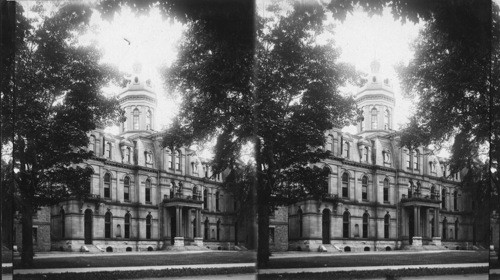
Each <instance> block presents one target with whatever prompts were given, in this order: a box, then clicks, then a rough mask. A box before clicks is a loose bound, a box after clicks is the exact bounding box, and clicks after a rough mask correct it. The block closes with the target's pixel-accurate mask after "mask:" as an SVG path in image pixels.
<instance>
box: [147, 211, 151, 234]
mask: <svg viewBox="0 0 500 280" xmlns="http://www.w3.org/2000/svg"><path fill="white" fill-rule="evenodd" d="M146 239H151V214H149V215H147V216H146Z"/></svg>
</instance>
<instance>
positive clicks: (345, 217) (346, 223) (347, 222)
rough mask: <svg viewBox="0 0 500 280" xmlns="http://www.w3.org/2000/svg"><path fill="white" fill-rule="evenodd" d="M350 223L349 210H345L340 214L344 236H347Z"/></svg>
mask: <svg viewBox="0 0 500 280" xmlns="http://www.w3.org/2000/svg"><path fill="white" fill-rule="evenodd" d="M350 225H351V214H350V213H349V211H347V210H346V211H345V212H344V215H343V216H342V236H343V237H344V238H349V227H350Z"/></svg>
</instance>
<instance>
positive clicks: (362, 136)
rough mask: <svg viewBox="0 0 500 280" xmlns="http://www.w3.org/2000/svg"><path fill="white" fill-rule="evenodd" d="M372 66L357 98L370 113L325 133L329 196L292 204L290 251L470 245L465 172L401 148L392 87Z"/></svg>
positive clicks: (425, 153)
mask: <svg viewBox="0 0 500 280" xmlns="http://www.w3.org/2000/svg"><path fill="white" fill-rule="evenodd" d="M371 68H372V74H371V76H370V78H369V80H368V82H367V83H366V85H365V86H363V87H362V88H361V89H360V90H359V91H358V92H357V94H356V96H355V99H356V102H357V106H358V108H360V109H361V110H362V111H363V118H364V119H363V121H362V122H361V123H359V124H358V125H357V133H356V134H354V135H352V134H349V133H344V132H342V131H341V130H340V129H332V130H330V131H328V132H326V133H325V137H326V139H327V140H326V143H325V147H324V148H325V149H327V150H329V151H331V154H332V156H331V157H330V158H329V159H327V160H325V161H324V162H322V164H323V165H325V166H327V167H328V168H329V169H330V176H329V181H328V194H329V195H328V197H327V198H326V199H323V200H314V199H307V200H305V201H302V202H300V203H296V204H294V205H291V206H289V207H288V219H289V250H314V251H315V250H318V248H319V247H320V246H321V245H323V246H324V247H325V249H327V250H333V251H335V250H338V251H374V250H377V251H380V250H395V249H403V248H407V249H424V248H425V249H432V248H436V249H437V248H439V249H443V248H449V249H458V248H460V249H463V248H468V247H472V246H471V245H472V239H473V227H472V226H473V223H472V212H471V209H472V208H471V207H472V201H471V200H469V199H467V198H468V197H467V194H465V193H463V192H462V190H461V187H460V174H450V172H449V167H448V166H447V165H446V162H445V161H444V160H443V159H441V158H439V157H437V156H435V155H434V154H433V152H432V151H431V150H428V149H426V148H424V147H419V148H416V149H412V150H409V149H407V148H404V147H401V146H400V139H399V137H398V134H397V132H396V131H395V130H394V129H393V127H394V126H393V116H394V110H395V105H396V104H395V97H394V92H393V90H392V87H391V85H390V83H389V80H388V79H383V78H382V77H381V76H380V74H379V68H380V65H379V63H378V62H376V61H374V62H373V63H372V64H371Z"/></svg>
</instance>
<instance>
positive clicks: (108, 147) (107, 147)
mask: <svg viewBox="0 0 500 280" xmlns="http://www.w3.org/2000/svg"><path fill="white" fill-rule="evenodd" d="M104 148H105V151H104V155H105V156H106V157H107V158H111V142H106V143H105V144H104Z"/></svg>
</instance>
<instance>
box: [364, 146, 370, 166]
mask: <svg viewBox="0 0 500 280" xmlns="http://www.w3.org/2000/svg"><path fill="white" fill-rule="evenodd" d="M369 151H370V150H369V149H368V147H365V148H364V149H363V159H364V160H365V162H368V159H369V157H370V154H369Z"/></svg>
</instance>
